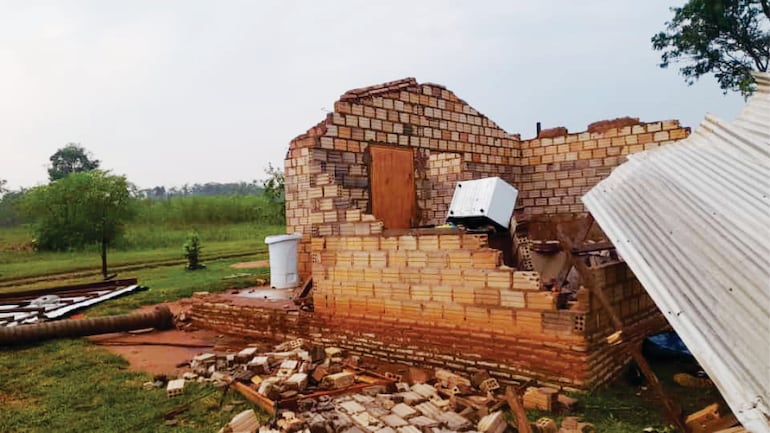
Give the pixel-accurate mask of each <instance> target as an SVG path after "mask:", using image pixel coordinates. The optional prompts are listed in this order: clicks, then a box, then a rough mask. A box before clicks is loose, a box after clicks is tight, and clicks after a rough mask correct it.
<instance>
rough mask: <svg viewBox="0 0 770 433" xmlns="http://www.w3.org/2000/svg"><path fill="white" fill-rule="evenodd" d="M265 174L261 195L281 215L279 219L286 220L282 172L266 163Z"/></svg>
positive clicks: (284, 184) (284, 178) (284, 179)
mask: <svg viewBox="0 0 770 433" xmlns="http://www.w3.org/2000/svg"><path fill="white" fill-rule="evenodd" d="M265 173H266V174H267V179H265V180H263V181H262V187H263V188H264V192H263V194H264V195H265V197H266V198H267V199H268V201H269V202H270V204H271V205H272V206H273V207H274V208H275V211H276V212H278V213H279V214H280V215H281V218H286V208H285V207H284V200H285V197H286V177H285V176H284V174H283V170H281V169H280V168H278V167H273V164H270V163H268V165H267V169H265Z"/></svg>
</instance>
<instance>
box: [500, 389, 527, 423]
mask: <svg viewBox="0 0 770 433" xmlns="http://www.w3.org/2000/svg"><path fill="white" fill-rule="evenodd" d="M505 401H507V402H508V406H509V407H510V408H511V412H513V415H514V416H515V417H516V429H517V430H518V431H519V433H532V428H531V427H530V425H529V421H527V412H526V411H525V410H524V403H522V401H521V396H520V395H519V393H518V392H516V391H515V390H514V388H513V387H512V386H510V385H509V386H507V387H505Z"/></svg>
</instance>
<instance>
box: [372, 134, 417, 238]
mask: <svg viewBox="0 0 770 433" xmlns="http://www.w3.org/2000/svg"><path fill="white" fill-rule="evenodd" d="M369 151H370V153H371V164H370V166H369V167H370V178H369V185H370V194H371V201H372V214H373V215H374V216H375V217H376V218H377V219H379V220H381V221H382V222H383V224H384V226H385V228H387V229H404V228H409V227H411V222H412V215H413V214H414V213H415V207H416V205H415V190H414V153H413V151H412V149H405V148H399V147H388V146H369Z"/></svg>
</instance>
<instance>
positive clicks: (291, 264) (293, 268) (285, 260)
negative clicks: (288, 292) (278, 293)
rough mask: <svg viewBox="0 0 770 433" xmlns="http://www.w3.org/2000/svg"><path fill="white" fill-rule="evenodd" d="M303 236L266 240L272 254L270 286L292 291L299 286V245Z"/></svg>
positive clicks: (295, 235) (272, 237)
mask: <svg viewBox="0 0 770 433" xmlns="http://www.w3.org/2000/svg"><path fill="white" fill-rule="evenodd" d="M300 239H302V234H300V233H293V234H288V235H274V236H268V237H266V238H265V243H266V244H267V245H268V251H269V253H270V286H271V287H273V288H275V289H290V288H293V287H297V286H298V285H299V275H298V274H297V245H298V244H299V240H300Z"/></svg>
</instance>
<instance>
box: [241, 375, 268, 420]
mask: <svg viewBox="0 0 770 433" xmlns="http://www.w3.org/2000/svg"><path fill="white" fill-rule="evenodd" d="M232 386H233V388H235V390H236V391H238V392H239V393H240V394H241V395H242V396H243V398H245V399H246V400H248V401H250V402H252V403H254V404H255V405H257V406H258V407H259V408H260V409H262V410H264V411H265V412H267V414H268V415H270V416H271V417H273V416H275V413H276V409H277V404H276V402H274V401H273V400H270V399H269V398H267V397H265V396H264V395H262V394H260V393H258V392H257V391H254V390H253V389H251V388H249V386H248V385H245V384H243V383H240V382H233V383H232Z"/></svg>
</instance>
